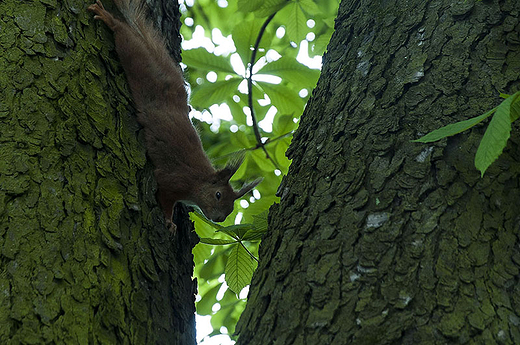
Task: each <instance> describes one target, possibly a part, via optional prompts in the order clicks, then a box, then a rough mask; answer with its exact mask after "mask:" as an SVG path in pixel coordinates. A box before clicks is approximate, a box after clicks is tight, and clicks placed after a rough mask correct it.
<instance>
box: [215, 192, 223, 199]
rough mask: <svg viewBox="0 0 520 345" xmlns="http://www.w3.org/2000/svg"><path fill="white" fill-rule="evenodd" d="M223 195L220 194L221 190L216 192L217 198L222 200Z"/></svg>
mask: <svg viewBox="0 0 520 345" xmlns="http://www.w3.org/2000/svg"><path fill="white" fill-rule="evenodd" d="M221 196H222V194H220V192H216V193H215V197H216V198H217V200H220V197H221Z"/></svg>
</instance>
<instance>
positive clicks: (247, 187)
mask: <svg viewBox="0 0 520 345" xmlns="http://www.w3.org/2000/svg"><path fill="white" fill-rule="evenodd" d="M263 179H264V178H263V177H260V178H257V179H256V180H254V181H252V182H247V183H244V185H243V186H242V188H240V190H239V191H238V192H235V199H238V198H241V197H242V196H243V195H244V194H246V193H247V192H249V191H250V190H251V189H253V188H255V187H256V186H257V185H258V184H259V183H260V182H262V180H263Z"/></svg>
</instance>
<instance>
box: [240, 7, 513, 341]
mask: <svg viewBox="0 0 520 345" xmlns="http://www.w3.org/2000/svg"><path fill="white" fill-rule="evenodd" d="M519 10H520V6H519V4H518V1H517V0H504V1H496V0H495V1H480V2H476V1H474V0H467V1H463V0H461V1H453V0H439V1H424V0H409V1H397V0H389V1H371V0H343V1H342V2H341V5H340V8H339V14H338V18H337V20H336V31H335V33H334V35H333V36H332V39H331V42H330V44H329V47H328V52H327V53H326V55H325V56H324V65H323V70H322V75H321V78H320V80H319V82H318V85H317V88H316V90H314V93H313V96H312V97H311V100H310V101H309V103H308V104H307V107H306V110H305V113H304V115H303V116H302V119H301V124H300V127H299V129H298V131H297V133H296V134H295V137H294V140H293V143H292V145H291V148H290V149H289V153H288V155H289V157H290V158H291V159H292V165H291V168H290V171H289V174H288V176H287V177H286V178H285V179H284V182H283V183H282V186H281V187H280V189H279V193H280V196H281V201H280V205H279V206H277V207H273V208H272V209H271V212H270V217H269V218H270V223H269V224H270V233H269V234H268V236H266V238H264V240H263V242H262V244H261V248H260V258H261V262H260V265H259V267H258V270H257V271H256V272H255V275H254V278H253V281H252V284H251V290H250V292H249V300H248V304H247V307H246V310H245V312H244V313H243V315H242V318H241V320H240V322H239V325H238V326H237V330H238V334H239V341H238V344H390V343H392V344H401V343H405V344H422V343H428V344H446V343H451V342H454V343H468V342H469V343H478V344H520V284H519V267H520V246H519V245H520V241H519V235H520V212H519V209H520V206H519V205H520V187H519V183H520V179H519V173H520V152H519V150H518V145H519V141H520V140H519V130H518V126H516V127H514V129H513V133H512V135H511V138H510V140H509V142H508V146H507V148H506V149H505V150H504V153H503V154H502V155H501V156H500V158H499V159H498V160H497V161H496V162H495V163H494V164H493V165H492V166H491V167H490V169H488V171H487V172H486V174H485V176H484V177H483V178H481V177H480V174H479V172H478V171H477V170H476V169H475V167H474V155H475V152H476V148H477V146H478V143H479V141H480V139H481V138H482V134H483V132H484V130H485V125H483V126H480V127H478V128H474V129H472V130H470V131H467V132H464V133H462V134H459V135H457V136H455V137H452V138H449V139H447V140H446V139H445V140H443V141H440V142H437V143H434V144H430V145H425V144H417V143H411V142H410V140H413V139H417V138H419V137H420V136H421V135H424V134H425V133H427V132H429V131H432V130H433V129H436V128H439V127H440V126H442V125H446V124H449V123H454V122H457V121H460V120H464V119H467V118H470V117H474V116H477V115H480V114H482V113H483V112H485V111H487V110H490V109H492V108H493V107H495V106H496V105H497V104H498V103H500V101H501V99H500V98H499V97H498V93H499V92H505V93H513V92H515V91H518V89H519V88H520V84H519V82H518V80H519V75H520V24H519Z"/></svg>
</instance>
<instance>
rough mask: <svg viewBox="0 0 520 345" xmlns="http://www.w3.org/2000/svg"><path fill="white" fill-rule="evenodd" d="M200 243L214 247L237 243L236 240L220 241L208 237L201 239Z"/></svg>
mask: <svg viewBox="0 0 520 345" xmlns="http://www.w3.org/2000/svg"><path fill="white" fill-rule="evenodd" d="M200 242H201V243H205V244H211V245H214V246H222V245H226V244H232V243H237V241H236V240H224V239H220V238H208V237H202V238H200Z"/></svg>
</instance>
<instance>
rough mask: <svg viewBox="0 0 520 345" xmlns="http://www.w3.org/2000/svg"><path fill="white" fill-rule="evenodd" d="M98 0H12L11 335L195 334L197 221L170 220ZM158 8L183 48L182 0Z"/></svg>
mask: <svg viewBox="0 0 520 345" xmlns="http://www.w3.org/2000/svg"><path fill="white" fill-rule="evenodd" d="M90 3H91V2H90V1H89V2H84V1H72V2H71V1H65V2H57V1H55V0H42V1H32V2H27V1H25V2H20V1H13V0H5V1H1V2H0V50H1V53H0V123H1V124H0V339H1V341H0V342H1V343H2V344H4V343H6V342H7V343H9V342H11V343H31V344H43V343H58V344H62V343H66V344H76V343H77V344H96V343H101V344H116V343H117V344H129V343H133V344H154V343H164V344H183V345H184V344H192V343H194V342H195V330H194V311H195V307H194V292H195V289H196V286H195V283H194V282H193V280H192V278H191V276H192V270H193V260H192V255H191V248H192V245H193V239H192V238H191V235H190V233H191V232H190V230H189V228H188V227H189V226H190V225H189V224H179V228H178V231H177V232H176V234H175V235H170V234H169V232H168V230H167V229H166V228H165V227H164V221H163V219H162V213H161V211H160V209H159V208H158V207H157V203H156V200H155V182H154V179H153V173H152V170H153V167H152V166H151V164H150V163H148V162H147V158H146V154H145V149H144V146H143V141H142V140H141V138H140V137H139V132H140V129H139V126H138V125H137V122H136V119H135V116H134V110H133V108H132V105H131V96H130V93H129V89H128V87H127V84H126V80H125V76H124V73H123V70H122V68H121V66H120V65H119V63H118V58H117V54H116V53H115V51H114V46H113V37H112V33H111V32H109V30H108V29H107V28H106V27H105V26H104V25H103V24H102V23H101V22H94V19H93V16H92V14H91V13H88V12H87V11H86V8H87V6H88V5H90ZM105 5H106V6H107V7H108V8H110V9H113V5H112V4H111V3H110V2H109V1H105ZM153 8H154V12H156V11H162V12H163V15H162V17H161V18H163V20H164V21H163V22H161V23H159V24H160V26H161V27H163V26H164V27H169V32H167V34H166V36H167V37H169V38H170V42H173V45H172V46H173V48H174V51H175V53H174V54H176V55H178V54H179V43H180V37H179V34H178V26H179V17H180V15H179V11H178V4H177V3H176V2H169V3H168V2H164V4H161V7H159V4H156V5H153Z"/></svg>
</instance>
